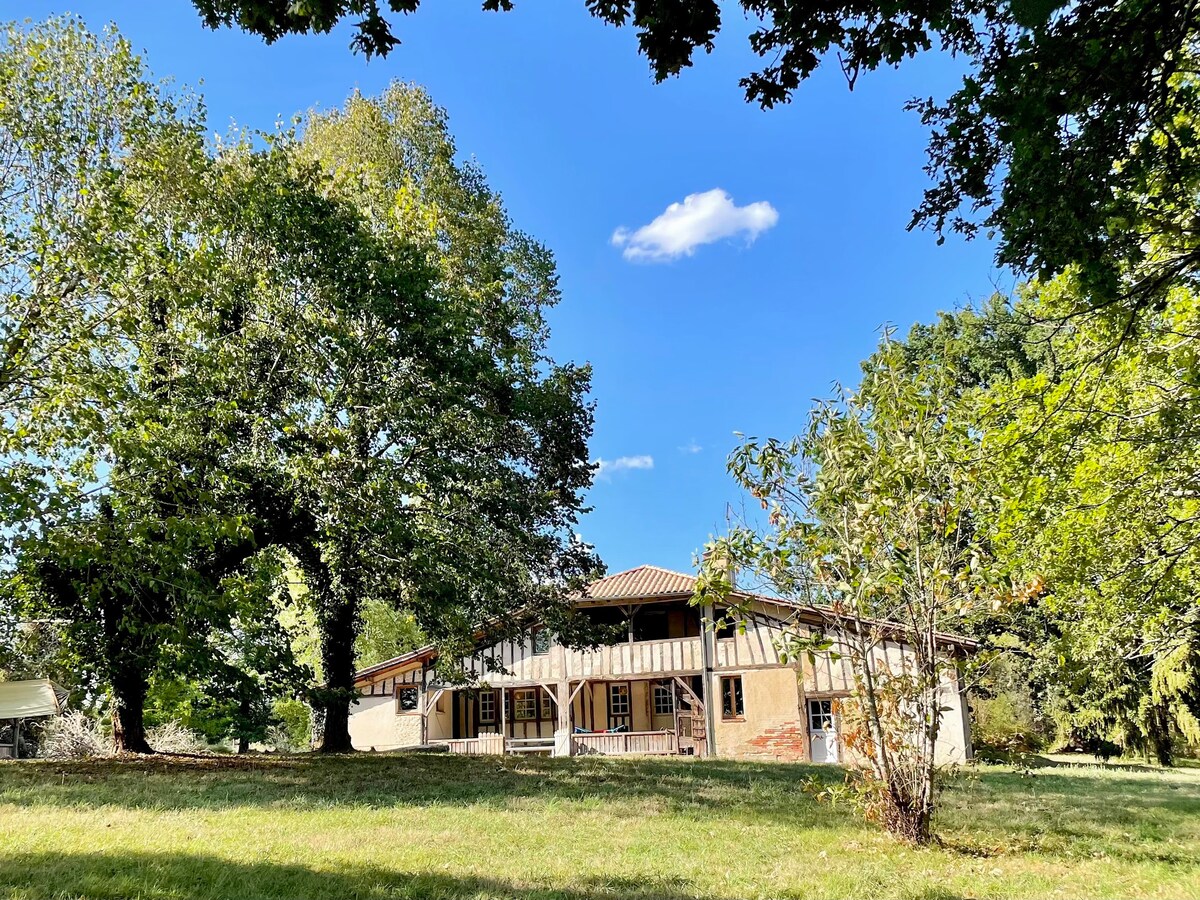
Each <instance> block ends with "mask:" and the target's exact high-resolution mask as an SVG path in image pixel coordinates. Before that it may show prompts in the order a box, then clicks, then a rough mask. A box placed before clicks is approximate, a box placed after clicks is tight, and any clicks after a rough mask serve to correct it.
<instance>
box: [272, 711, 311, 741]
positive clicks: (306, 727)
mask: <svg viewBox="0 0 1200 900" xmlns="http://www.w3.org/2000/svg"><path fill="white" fill-rule="evenodd" d="M272 718H273V719H274V721H275V722H277V723H278V724H277V725H275V726H274V727H273V729H272V730H270V731H268V734H267V739H268V741H269V742H270V743H271V744H272V745H273V746H274V747H275V748H276V749H279V750H284V751H289V752H299V751H304V750H308V749H309V748H310V747H311V746H312V710H311V709H310V708H309V706H308V704H307V703H305V702H303V701H302V700H276V701H275V706H274V708H273V709H272Z"/></svg>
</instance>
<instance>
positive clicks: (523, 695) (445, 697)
mask: <svg viewBox="0 0 1200 900" xmlns="http://www.w3.org/2000/svg"><path fill="white" fill-rule="evenodd" d="M424 719H425V724H424V728H423V730H424V731H425V734H426V740H427V742H428V743H430V744H438V743H442V744H444V745H445V746H446V748H447V749H448V750H449V751H450V752H451V753H461V754H467V755H478V754H521V753H540V754H549V755H553V756H577V755H579V756H582V755H674V754H696V755H701V756H702V755H704V753H705V749H706V741H705V726H704V704H703V702H702V700H701V691H700V679H699V675H698V674H685V675H675V676H670V677H657V678H622V679H613V678H582V679H573V680H570V681H561V682H557V683H554V684H550V683H542V682H529V683H509V684H501V685H496V686H491V685H488V686H483V687H473V688H453V687H449V686H446V687H435V688H433V689H431V690H430V692H429V697H428V702H427V704H426V708H425V711H424Z"/></svg>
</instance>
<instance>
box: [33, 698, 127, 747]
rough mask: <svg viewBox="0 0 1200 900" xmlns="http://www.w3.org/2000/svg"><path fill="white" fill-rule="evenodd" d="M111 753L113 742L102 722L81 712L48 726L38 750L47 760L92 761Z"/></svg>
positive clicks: (66, 716)
mask: <svg viewBox="0 0 1200 900" xmlns="http://www.w3.org/2000/svg"><path fill="white" fill-rule="evenodd" d="M112 752H113V745H112V739H111V738H110V737H109V735H108V734H106V733H105V732H104V731H103V729H102V728H101V726H100V722H99V721H98V720H97V719H95V718H93V717H92V716H89V715H88V714H87V713H84V712H80V711H78V710H76V711H75V712H69V713H67V714H66V715H62V716H59V717H57V718H55V719H51V720H50V721H49V722H47V723H46V725H45V727H44V728H43V729H42V740H41V746H40V747H39V748H38V755H39V756H42V757H45V758H47V759H93V758H95V757H102V756H112Z"/></svg>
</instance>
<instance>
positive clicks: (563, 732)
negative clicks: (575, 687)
mask: <svg viewBox="0 0 1200 900" xmlns="http://www.w3.org/2000/svg"><path fill="white" fill-rule="evenodd" d="M555 693H556V694H557V695H558V702H557V707H558V709H557V712H558V725H557V727H556V728H555V729H554V731H555V734H556V736H557V739H556V740H555V747H556V752H559V753H560V755H565V756H573V755H574V753H575V740H574V737H573V736H572V734H571V732H572V731H573V730H574V729H573V728H572V727H571V683H570V682H569V681H560V682H559V683H558V690H557V691H555ZM560 745H561V749H562V750H565V751H566V753H565V754H562V753H561V752H560V751H558V748H559V747H560Z"/></svg>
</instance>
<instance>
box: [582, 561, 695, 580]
mask: <svg viewBox="0 0 1200 900" xmlns="http://www.w3.org/2000/svg"><path fill="white" fill-rule="evenodd" d="M638 569H654V570H655V571H657V572H666V573H667V574H668V575H677V576H679V577H680V578H695V577H696V576H695V575H689V574H688V573H686V572H677V571H676V570H674V569H668V568H665V567H663V566H657V565H655V564H654V563H642V564H641V565H640V566H634V567H633V568H632V569H624V570H623V571H620V572H613V573H612V574H611V575H605V576H604V578H616V577H617V576H618V575H628V574H629V573H630V572H636V571H637V570H638ZM604 578H601V579H599V580H600V581H603V580H604Z"/></svg>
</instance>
